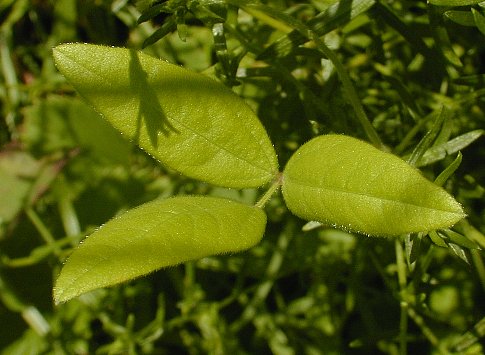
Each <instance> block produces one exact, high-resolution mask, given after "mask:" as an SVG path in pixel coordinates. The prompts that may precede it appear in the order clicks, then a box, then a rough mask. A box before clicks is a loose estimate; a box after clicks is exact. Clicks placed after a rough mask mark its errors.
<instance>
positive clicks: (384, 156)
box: [283, 135, 464, 236]
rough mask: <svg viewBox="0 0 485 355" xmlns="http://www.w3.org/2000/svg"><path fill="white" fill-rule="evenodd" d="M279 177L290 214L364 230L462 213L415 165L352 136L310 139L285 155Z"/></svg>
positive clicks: (410, 226)
mask: <svg viewBox="0 0 485 355" xmlns="http://www.w3.org/2000/svg"><path fill="white" fill-rule="evenodd" d="M283 179H284V180H283V196H284V198H285V201H286V203H287V205H288V208H289V209H290V210H291V211H292V212H293V213H295V214H296V215H298V216H300V217H301V218H304V219H307V220H315V221H319V222H322V223H325V224H330V225H332V226H335V227H339V228H343V229H346V230H351V231H355V232H359V233H363V234H367V235H376V236H392V235H399V234H404V233H411V232H425V231H430V230H434V229H438V228H444V227H449V226H451V225H452V224H454V223H456V222H457V221H459V220H460V219H462V218H463V217H464V213H463V210H462V208H461V206H460V204H459V203H458V202H456V201H455V200H454V198H453V197H452V196H450V195H449V194H448V193H447V192H446V191H445V190H443V189H442V188H440V187H438V186H436V185H434V184H433V183H432V182H430V181H428V180H427V179H426V178H424V177H423V176H422V175H421V173H420V172H419V171H418V170H416V169H414V168H412V167H411V166H410V165H408V164H407V163H406V162H404V161H403V160H401V159H400V158H398V157H397V156H394V155H392V154H389V153H385V152H382V151H380V150H378V149H376V148H374V147H373V146H371V145H370V144H368V143H365V142H362V141H360V140H358V139H355V138H352V137H347V136H342V135H325V136H320V137H317V138H314V139H312V140H311V141H309V142H308V143H306V144H304V145H303V146H302V147H301V148H300V149H299V150H298V151H297V152H296V153H295V154H294V155H293V156H292V158H291V159H290V160H289V162H288V164H287V166H286V168H285V170H284V173H283Z"/></svg>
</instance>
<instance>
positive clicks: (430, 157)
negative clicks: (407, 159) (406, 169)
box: [417, 129, 484, 167]
mask: <svg viewBox="0 0 485 355" xmlns="http://www.w3.org/2000/svg"><path fill="white" fill-rule="evenodd" d="M483 133H484V130H482V129H476V130H474V131H470V132H467V133H464V134H462V135H460V136H458V137H455V138H453V139H451V140H449V141H448V142H446V143H443V144H439V145H436V146H434V147H431V148H429V149H428V150H427V151H426V153H424V154H423V156H422V157H421V159H420V160H419V161H418V164H417V167H421V166H426V165H429V164H432V163H434V162H437V161H439V160H442V159H444V158H445V157H446V156H448V155H451V154H454V153H456V152H459V151H460V150H462V149H464V148H466V147H468V146H469V145H470V144H472V143H473V142H474V141H475V140H477V139H478V138H480V137H481V136H482V135H483Z"/></svg>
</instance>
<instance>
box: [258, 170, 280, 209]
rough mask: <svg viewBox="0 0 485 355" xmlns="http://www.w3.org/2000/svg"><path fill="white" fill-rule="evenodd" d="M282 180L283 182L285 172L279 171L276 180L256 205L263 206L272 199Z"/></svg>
mask: <svg viewBox="0 0 485 355" xmlns="http://www.w3.org/2000/svg"><path fill="white" fill-rule="evenodd" d="M282 182H283V174H282V173H278V176H277V178H276V180H275V181H274V182H273V184H272V185H271V186H270V187H269V189H268V191H266V192H265V194H264V195H263V197H261V198H260V199H259V201H258V202H256V204H255V206H256V207H258V208H263V207H264V206H265V205H266V203H267V202H268V201H269V200H270V199H271V197H272V196H273V195H274V194H275V192H276V191H278V189H279V188H280V186H281V184H282Z"/></svg>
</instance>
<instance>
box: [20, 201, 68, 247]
mask: <svg viewBox="0 0 485 355" xmlns="http://www.w3.org/2000/svg"><path fill="white" fill-rule="evenodd" d="M25 213H26V214H27V217H29V219H30V221H31V222H32V224H33V225H34V226H35V228H36V229H37V231H38V232H39V234H40V236H41V237H42V239H43V240H44V242H45V243H46V244H48V245H51V246H52V247H53V249H54V253H55V254H56V255H60V253H61V249H60V248H59V246H58V245H56V240H55V238H54V236H53V235H52V234H51V232H50V231H49V229H48V228H47V227H46V226H45V224H44V223H43V222H42V220H41V219H40V217H39V216H38V215H37V213H35V211H34V210H33V209H32V208H28V209H26V210H25Z"/></svg>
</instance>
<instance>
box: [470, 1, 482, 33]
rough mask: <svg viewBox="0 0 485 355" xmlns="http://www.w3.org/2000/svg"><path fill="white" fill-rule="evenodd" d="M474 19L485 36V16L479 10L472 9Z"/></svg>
mask: <svg viewBox="0 0 485 355" xmlns="http://www.w3.org/2000/svg"><path fill="white" fill-rule="evenodd" d="M472 14H473V19H474V20H475V24H476V25H477V28H478V30H479V31H480V32H482V34H483V35H484V36H485V16H483V15H482V14H481V13H480V12H479V11H478V10H475V9H473V8H472Z"/></svg>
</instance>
